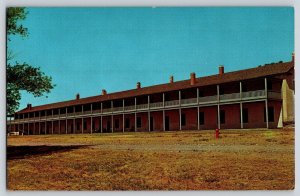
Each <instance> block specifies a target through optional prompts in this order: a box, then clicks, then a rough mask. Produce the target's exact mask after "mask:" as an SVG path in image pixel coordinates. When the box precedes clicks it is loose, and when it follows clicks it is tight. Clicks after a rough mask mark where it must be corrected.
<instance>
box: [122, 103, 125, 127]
mask: <svg viewBox="0 0 300 196" xmlns="http://www.w3.org/2000/svg"><path fill="white" fill-rule="evenodd" d="M124 112H125V100H124V99H123V121H122V122H123V133H124V132H125V122H124V121H125V114H124Z"/></svg>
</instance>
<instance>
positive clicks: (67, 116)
mask: <svg viewBox="0 0 300 196" xmlns="http://www.w3.org/2000/svg"><path fill="white" fill-rule="evenodd" d="M66 134H68V108H67V107H66Z"/></svg>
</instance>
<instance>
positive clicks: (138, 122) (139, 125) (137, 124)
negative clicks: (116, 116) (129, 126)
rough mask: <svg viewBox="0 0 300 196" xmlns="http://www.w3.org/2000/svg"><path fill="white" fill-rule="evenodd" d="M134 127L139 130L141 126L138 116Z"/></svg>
mask: <svg viewBox="0 0 300 196" xmlns="http://www.w3.org/2000/svg"><path fill="white" fill-rule="evenodd" d="M136 126H137V128H140V127H141V126H142V119H141V117H140V116H138V117H137V119H136Z"/></svg>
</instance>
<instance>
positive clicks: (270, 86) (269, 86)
mask: <svg viewBox="0 0 300 196" xmlns="http://www.w3.org/2000/svg"><path fill="white" fill-rule="evenodd" d="M267 89H268V90H273V83H272V81H270V80H268V81H267Z"/></svg>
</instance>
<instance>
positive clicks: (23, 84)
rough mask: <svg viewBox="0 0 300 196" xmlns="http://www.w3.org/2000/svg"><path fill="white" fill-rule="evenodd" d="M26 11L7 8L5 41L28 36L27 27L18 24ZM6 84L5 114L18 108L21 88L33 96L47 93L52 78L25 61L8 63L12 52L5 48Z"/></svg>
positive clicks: (50, 87)
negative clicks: (14, 37) (17, 36)
mask: <svg viewBox="0 0 300 196" xmlns="http://www.w3.org/2000/svg"><path fill="white" fill-rule="evenodd" d="M26 15H27V12H26V10H25V8H22V7H18V8H8V9H7V42H10V41H11V39H10V37H11V36H15V35H20V36H22V37H27V36H28V29H27V28H25V27H23V25H22V24H20V21H22V20H25V19H26ZM7 51H8V52H7V67H6V76H7V81H6V82H7V85H6V105H7V114H8V115H11V114H13V113H14V112H15V111H16V110H17V109H18V108H19V104H20V103H19V101H20V99H21V94H20V91H21V90H25V91H27V92H29V93H31V94H33V95H34V96H35V97H39V96H42V95H43V94H44V93H49V92H50V90H51V89H53V87H54V85H53V84H52V78H51V77H49V76H46V75H45V73H43V72H42V71H41V70H40V68H39V67H34V66H32V65H29V64H27V63H25V62H24V63H18V62H15V63H14V64H11V63H9V62H10V61H11V60H12V59H13V52H12V51H10V50H9V49H7Z"/></svg>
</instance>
